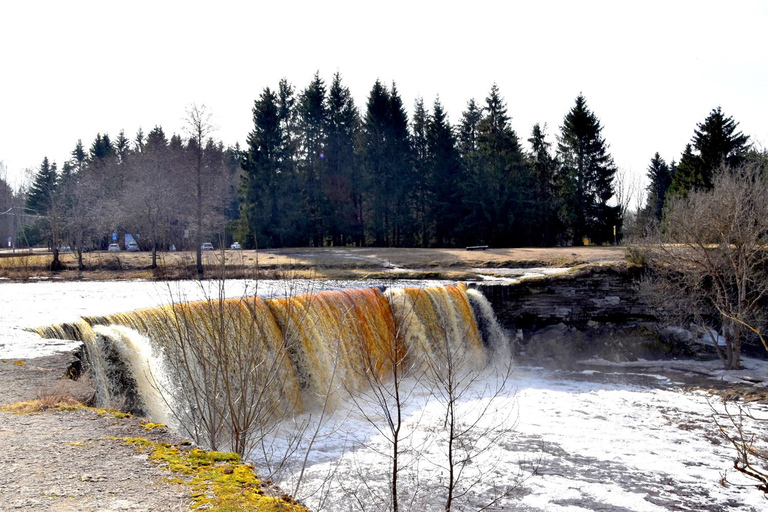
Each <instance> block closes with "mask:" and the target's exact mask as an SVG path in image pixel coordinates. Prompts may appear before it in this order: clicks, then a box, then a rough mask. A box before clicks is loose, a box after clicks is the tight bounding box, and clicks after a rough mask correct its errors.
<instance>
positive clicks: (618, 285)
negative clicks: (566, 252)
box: [473, 264, 656, 330]
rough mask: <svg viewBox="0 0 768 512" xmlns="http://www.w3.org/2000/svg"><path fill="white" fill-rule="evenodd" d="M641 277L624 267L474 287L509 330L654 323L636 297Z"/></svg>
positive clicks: (583, 269) (601, 267) (580, 270)
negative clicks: (562, 325) (596, 324)
mask: <svg viewBox="0 0 768 512" xmlns="http://www.w3.org/2000/svg"><path fill="white" fill-rule="evenodd" d="M640 272H641V271H640V269H639V268H637V267H629V266H627V265H618V264H612V265H589V266H584V267H580V268H575V269H573V270H571V271H569V272H567V273H565V274H555V275H552V276H547V277H541V278H534V279H526V280H522V281H518V282H517V283H513V284H486V283H478V284H476V285H473V286H474V287H475V288H477V289H478V290H480V291H481V292H482V293H483V294H484V295H485V296H486V298H487V299H488V300H489V301H490V302H491V304H492V305H493V310H494V311H495V312H496V316H497V318H498V319H499V321H500V322H501V323H502V325H505V326H506V327H508V328H515V329H524V330H530V329H533V330H537V329H543V328H544V327H547V326H549V325H555V324H560V323H563V324H566V325H569V326H572V327H585V326H586V325H587V324H588V323H589V322H601V323H605V322H612V323H618V324H626V323H629V322H642V321H654V320H655V319H656V317H655V314H654V312H653V309H652V308H651V307H650V305H648V304H647V302H645V301H643V300H642V298H641V297H640V295H639V294H638V284H639V280H640Z"/></svg>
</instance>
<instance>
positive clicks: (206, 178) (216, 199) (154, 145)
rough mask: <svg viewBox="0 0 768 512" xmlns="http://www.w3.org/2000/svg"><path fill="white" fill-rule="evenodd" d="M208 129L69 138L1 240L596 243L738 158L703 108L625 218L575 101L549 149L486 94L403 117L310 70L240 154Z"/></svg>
mask: <svg viewBox="0 0 768 512" xmlns="http://www.w3.org/2000/svg"><path fill="white" fill-rule="evenodd" d="M212 134H213V127H212V125H211V123H210V112H208V111H207V110H206V108H205V107H204V106H197V105H193V106H191V107H189V108H188V110H187V117H186V123H185V128H184V132H183V134H182V135H177V134H173V135H171V136H170V137H169V136H168V135H167V134H166V133H165V132H164V130H163V128H162V127H160V126H156V127H155V128H153V129H152V130H151V131H149V133H144V132H143V131H142V130H139V132H138V133H137V134H135V135H134V136H132V138H128V137H127V136H126V134H125V133H124V132H120V133H119V134H118V135H117V137H115V138H112V137H110V136H109V135H108V134H97V135H96V137H95V139H94V140H93V141H92V142H91V143H90V144H89V145H84V144H83V143H82V141H78V142H77V143H76V144H75V146H74V149H73V151H72V153H71V158H70V159H69V160H67V161H65V162H63V163H62V164H61V165H60V166H59V165H57V163H56V162H53V161H50V160H49V159H48V158H45V159H44V160H43V161H42V163H41V165H40V167H39V169H37V170H36V173H35V177H34V180H33V182H32V183H31V185H30V186H28V187H27V188H26V189H24V190H21V191H13V190H11V189H10V187H9V186H8V185H7V184H6V183H5V181H3V180H2V179H0V214H2V215H0V232H2V233H8V235H7V236H12V237H15V240H16V241H17V243H16V245H17V246H24V245H30V246H31V245H49V246H51V247H57V246H59V245H70V246H72V247H74V248H77V249H78V252H81V251H82V250H83V249H85V250H88V249H92V248H106V246H107V245H108V244H109V242H110V241H111V234H112V233H120V234H121V237H122V234H124V233H128V234H132V235H134V237H135V238H136V239H137V240H138V242H139V245H140V247H141V248H142V249H144V250H153V252H155V251H156V250H163V249H167V248H169V247H170V246H175V247H176V248H179V249H182V248H186V249H189V248H195V247H196V246H197V247H199V245H200V243H201V242H203V241H205V242H208V241H211V242H213V243H214V244H215V245H217V246H218V245H220V244H229V243H231V242H232V241H233V240H237V241H239V242H240V243H241V244H242V246H243V247H244V248H254V247H258V248H270V247H285V246H296V247H299V246H315V247H320V246H387V247H463V246H470V245H488V246H492V247H514V246H553V245H581V244H585V243H593V244H603V243H610V242H614V240H615V239H616V238H615V237H618V238H619V239H620V238H621V236H622V233H623V232H624V229H623V226H624V224H625V222H630V221H631V222H634V223H635V224H637V223H638V222H639V223H642V222H645V221H649V220H652V219H657V220H658V219H661V216H662V211H663V205H664V201H665V197H666V195H667V194H668V193H680V194H685V193H686V191H687V190H690V189H692V188H701V187H704V188H706V187H708V186H709V187H711V177H712V173H713V172H714V169H715V168H716V167H718V166H719V165H721V164H722V163H726V164H728V165H737V164H738V163H739V162H740V161H742V160H743V159H745V158H748V157H749V154H750V152H751V153H754V151H751V150H750V145H749V137H748V136H746V135H743V134H741V133H740V132H738V131H737V123H736V122H735V121H734V120H733V119H732V118H730V117H727V116H725V115H724V114H723V113H722V112H721V110H720V109H719V108H717V109H714V110H712V111H711V112H710V114H709V116H708V117H707V118H706V119H705V121H704V122H703V123H700V124H698V125H697V128H696V129H695V131H694V136H693V138H692V139H691V144H689V145H688V146H687V147H686V148H685V149H684V151H683V153H682V155H681V157H680V159H679V160H678V161H672V162H670V163H669V164H667V163H666V162H665V161H664V160H663V159H662V158H661V156H659V154H658V153H657V154H656V155H655V156H654V157H653V159H652V160H651V163H650V165H649V168H648V176H649V178H650V185H649V187H648V189H647V191H645V194H644V195H645V196H646V200H645V205H644V207H643V208H642V209H641V210H640V211H637V212H630V211H629V210H628V208H627V202H626V197H624V198H623V199H622V197H621V194H619V197H617V192H621V191H620V190H617V188H619V187H618V185H617V168H616V165H615V164H614V162H613V159H612V157H611V155H610V153H609V152H608V144H607V143H606V141H605V140H604V139H603V137H602V126H601V124H600V120H599V119H598V117H597V116H596V115H595V114H594V113H593V112H592V111H591V110H590V109H589V107H588V105H587V101H586V99H585V98H584V96H582V95H581V94H580V95H578V96H577V97H576V100H575V103H574V105H573V107H572V108H571V109H570V110H569V111H568V112H566V113H565V115H564V117H563V123H562V125H561V126H560V127H559V132H558V133H557V134H556V135H555V136H554V139H552V138H551V136H550V135H549V134H547V133H546V130H545V127H542V126H540V125H538V124H537V125H535V126H533V127H532V129H531V131H530V134H529V135H528V137H527V139H525V140H522V139H521V137H520V136H519V135H518V134H517V133H516V132H515V131H514V130H513V129H512V127H511V125H510V115H509V114H508V112H507V108H506V105H505V102H504V99H503V98H502V96H501V93H500V91H499V89H498V87H497V86H496V85H493V86H492V87H491V89H490V92H489V93H488V96H487V97H486V98H485V100H484V101H483V102H482V103H478V102H476V101H475V100H470V101H469V102H468V104H467V107H466V110H465V111H464V112H463V113H462V114H461V117H460V120H459V122H458V123H457V124H455V125H451V124H449V122H448V120H447V113H446V112H445V110H444V108H443V106H442V105H441V103H440V101H439V99H437V100H435V101H434V103H433V104H432V105H431V107H430V106H427V105H425V103H424V101H423V100H421V99H419V100H417V101H416V103H415V105H414V108H413V114H412V116H411V117H410V118H409V116H408V113H407V112H406V109H405V107H404V105H403V102H402V99H401V97H400V95H399V93H398V90H397V87H396V85H395V84H394V83H393V84H392V85H391V86H387V85H385V84H383V83H381V82H380V81H376V83H375V84H374V85H373V87H372V88H371V91H370V93H369V95H368V100H367V102H366V105H365V106H364V107H363V108H362V109H361V108H359V107H358V106H356V105H355V103H354V101H353V99H352V94H351V93H350V91H349V89H348V88H347V87H345V86H344V84H343V83H342V79H341V76H340V75H339V74H338V73H337V74H336V75H335V76H334V77H333V79H332V81H331V83H330V85H328V84H327V83H326V82H325V81H323V80H322V79H321V78H320V77H319V76H318V75H317V74H316V75H315V76H314V78H313V79H312V81H311V82H310V83H309V84H308V85H307V86H306V87H305V88H303V89H301V90H298V91H297V90H296V88H295V87H294V86H293V85H291V84H290V83H288V82H287V81H286V80H281V81H280V82H279V83H278V84H277V87H276V88H274V89H273V88H269V87H267V88H265V89H264V90H263V91H262V92H261V94H260V95H259V97H258V99H256V100H255V102H254V106H253V130H252V131H251V132H250V133H249V134H248V137H247V144H246V147H239V146H238V145H236V146H234V147H225V146H224V145H223V144H222V142H220V141H217V140H215V139H214V138H212ZM525 142H527V144H525ZM763 157H764V155H763ZM0 178H2V176H1V175H0ZM630 217H631V218H630Z"/></svg>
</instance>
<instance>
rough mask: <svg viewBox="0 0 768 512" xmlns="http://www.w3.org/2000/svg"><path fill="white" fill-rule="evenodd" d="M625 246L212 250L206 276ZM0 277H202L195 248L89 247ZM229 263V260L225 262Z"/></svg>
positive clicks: (554, 254)
mask: <svg viewBox="0 0 768 512" xmlns="http://www.w3.org/2000/svg"><path fill="white" fill-rule="evenodd" d="M624 254H625V250H624V248H622V247H556V248H516V249H488V250H484V251H466V250H463V249H400V248H353V247H342V248H339V247H332V248H325V247H324V248H285V249H268V250H262V251H258V252H257V251H251V250H249V251H231V250H227V251H210V252H205V253H203V263H204V266H205V268H206V273H207V276H210V277H214V276H217V275H218V274H220V273H221V272H222V269H223V271H224V272H225V273H226V275H227V277H230V278H239V277H242V278H260V279H280V278H284V277H288V276H290V277H311V278H317V279H367V278H368V279H370V278H378V279H456V280H460V279H470V278H472V276H473V275H474V274H475V273H476V272H477V270H478V269H483V272H484V273H491V274H492V273H493V269H498V268H531V267H571V266H574V265H578V264H583V263H603V262H618V261H623V260H624ZM0 256H2V257H0V278H6V279H11V280H27V279H40V278H44V279H64V280H75V279H89V280H120V279H154V280H173V279H191V278H195V277H197V272H196V268H195V260H194V258H195V254H194V253H193V252H183V251H180V252H163V253H158V258H157V263H158V265H157V267H156V268H152V265H151V264H152V255H151V253H149V252H122V251H121V252H117V253H116V252H89V253H85V254H83V264H84V265H85V270H83V271H79V270H78V269H77V267H78V265H77V259H76V255H75V254H73V253H63V254H61V255H60V259H61V261H62V263H63V264H64V265H65V267H66V268H65V270H63V271H60V272H55V273H54V272H51V271H50V270H49V266H50V262H51V255H50V254H46V253H34V254H9V253H4V254H2V255H0ZM222 264H223V265H222Z"/></svg>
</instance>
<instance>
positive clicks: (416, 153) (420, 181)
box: [411, 98, 434, 247]
mask: <svg viewBox="0 0 768 512" xmlns="http://www.w3.org/2000/svg"><path fill="white" fill-rule="evenodd" d="M428 122H429V112H428V111H427V109H426V108H425V107H424V99H423V98H417V99H416V103H415V104H414V108H413V120H412V123H411V127H412V128H411V133H412V141H413V158H414V160H413V172H414V191H415V202H414V207H415V212H414V216H415V218H416V224H417V225H418V236H417V238H418V245H420V246H421V247H426V246H427V245H429V242H430V239H431V237H432V233H431V229H430V228H431V226H430V219H429V217H430V214H429V212H430V209H431V203H432V198H433V193H434V190H432V189H431V181H432V180H431V177H430V171H431V169H430V168H429V166H428V163H427V159H428V148H427V124H428Z"/></svg>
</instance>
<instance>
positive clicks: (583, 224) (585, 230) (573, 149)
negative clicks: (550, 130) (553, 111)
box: [557, 94, 621, 245]
mask: <svg viewBox="0 0 768 512" xmlns="http://www.w3.org/2000/svg"><path fill="white" fill-rule="evenodd" d="M602 129H603V128H602V126H601V125H600V121H599V119H598V118H597V116H596V115H595V114H594V113H593V112H592V111H591V110H589V108H588V107H587V101H586V100H585V99H584V96H583V95H581V94H579V96H578V97H577V98H576V104H575V105H574V107H573V108H572V109H571V110H570V111H569V112H568V113H567V114H566V115H565V117H564V119H563V125H562V126H561V128H560V132H561V133H560V137H559V139H558V146H557V147H558V155H559V159H560V162H561V167H560V171H559V177H558V178H559V181H560V183H559V185H560V190H561V199H562V204H563V207H562V219H563V221H564V224H565V227H566V229H568V233H567V237H568V238H569V239H570V241H571V242H572V243H574V244H576V245H579V244H581V243H582V239H584V238H587V239H589V240H591V241H592V242H593V243H604V242H607V241H609V240H611V238H612V234H613V230H612V227H613V226H617V229H620V223H621V219H620V212H619V207H618V206H609V205H608V201H609V200H610V199H611V197H613V194H614V191H613V178H614V175H615V174H616V166H615V165H614V163H613V158H612V157H611V155H610V154H609V153H608V145H607V144H606V142H605V140H604V139H603V137H602Z"/></svg>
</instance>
